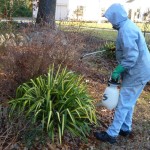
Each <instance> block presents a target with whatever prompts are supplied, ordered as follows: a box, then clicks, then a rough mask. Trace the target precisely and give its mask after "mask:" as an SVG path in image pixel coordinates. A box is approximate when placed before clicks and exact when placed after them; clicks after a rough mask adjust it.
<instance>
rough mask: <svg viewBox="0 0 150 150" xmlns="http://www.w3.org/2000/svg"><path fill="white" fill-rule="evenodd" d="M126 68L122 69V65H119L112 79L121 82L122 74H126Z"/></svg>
mask: <svg viewBox="0 0 150 150" xmlns="http://www.w3.org/2000/svg"><path fill="white" fill-rule="evenodd" d="M124 70H125V69H124V67H122V66H121V65H118V66H117V67H116V68H115V69H114V71H113V73H112V75H111V78H112V79H113V80H114V81H118V80H120V74H121V73H122V72H124Z"/></svg>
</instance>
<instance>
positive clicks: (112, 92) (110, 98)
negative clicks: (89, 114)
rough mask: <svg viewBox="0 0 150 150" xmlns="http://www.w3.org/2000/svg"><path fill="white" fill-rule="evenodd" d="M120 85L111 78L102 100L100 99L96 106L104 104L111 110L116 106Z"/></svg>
mask: <svg viewBox="0 0 150 150" xmlns="http://www.w3.org/2000/svg"><path fill="white" fill-rule="evenodd" d="M119 86H120V83H118V82H114V81H113V80H109V81H108V86H107V87H106V89H105V91H104V94H103V97H102V100H100V101H99V102H98V103H97V104H96V106H104V107H106V108H107V109H109V110H112V109H114V108H116V106H117V104H118V99H119Z"/></svg>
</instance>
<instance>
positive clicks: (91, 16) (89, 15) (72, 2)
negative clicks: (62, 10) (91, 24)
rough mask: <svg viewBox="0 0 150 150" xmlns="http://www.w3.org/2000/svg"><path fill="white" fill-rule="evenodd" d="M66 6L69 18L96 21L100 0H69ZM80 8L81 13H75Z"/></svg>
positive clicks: (98, 15) (98, 14)
mask: <svg viewBox="0 0 150 150" xmlns="http://www.w3.org/2000/svg"><path fill="white" fill-rule="evenodd" d="M68 8H69V14H68V19H70V20H83V21H98V19H99V17H100V0H92V1H91V0H69V7H68ZM81 9H82V10H83V11H81V12H82V14H80V13H79V15H77V14H76V13H77V11H78V10H81Z"/></svg>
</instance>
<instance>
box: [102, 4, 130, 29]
mask: <svg viewBox="0 0 150 150" xmlns="http://www.w3.org/2000/svg"><path fill="white" fill-rule="evenodd" d="M103 16H104V17H105V18H107V19H108V21H109V22H110V23H111V24H112V26H113V28H115V29H117V30H118V29H119V28H120V25H121V23H122V22H123V21H125V20H127V19H128V15H127V12H126V10H125V9H124V7H123V6H122V5H121V4H119V3H115V4H112V5H111V6H110V7H109V8H108V9H107V10H106V12H105V13H104V15H103Z"/></svg>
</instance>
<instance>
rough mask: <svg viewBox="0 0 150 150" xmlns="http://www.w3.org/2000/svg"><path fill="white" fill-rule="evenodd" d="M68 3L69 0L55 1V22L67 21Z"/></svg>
mask: <svg viewBox="0 0 150 150" xmlns="http://www.w3.org/2000/svg"><path fill="white" fill-rule="evenodd" d="M68 3H69V0H57V3H56V14H55V19H56V20H67V19H68Z"/></svg>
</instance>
